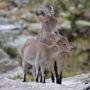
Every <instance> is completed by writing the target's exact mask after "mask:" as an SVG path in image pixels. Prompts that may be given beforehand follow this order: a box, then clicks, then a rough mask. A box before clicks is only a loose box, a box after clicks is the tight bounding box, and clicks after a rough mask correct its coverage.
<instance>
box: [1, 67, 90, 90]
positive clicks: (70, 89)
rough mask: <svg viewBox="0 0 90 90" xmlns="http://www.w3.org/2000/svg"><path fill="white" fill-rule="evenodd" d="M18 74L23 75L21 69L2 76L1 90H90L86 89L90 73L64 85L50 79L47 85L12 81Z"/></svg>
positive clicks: (71, 78)
mask: <svg viewBox="0 0 90 90" xmlns="http://www.w3.org/2000/svg"><path fill="white" fill-rule="evenodd" d="M17 74H22V69H21V67H18V68H16V69H14V70H13V71H9V72H8V73H5V74H2V75H0V90H89V89H86V88H87V87H89V86H90V83H89V80H90V73H89V74H81V75H77V76H73V77H69V78H65V79H63V83H62V85H58V84H55V83H51V80H50V79H48V80H47V82H46V83H45V84H41V83H36V82H22V79H16V80H13V79H11V77H13V76H15V75H17Z"/></svg>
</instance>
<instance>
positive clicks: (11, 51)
mask: <svg viewBox="0 0 90 90" xmlns="http://www.w3.org/2000/svg"><path fill="white" fill-rule="evenodd" d="M7 53H8V54H9V55H10V56H11V57H16V55H17V50H16V48H13V47H8V48H7Z"/></svg>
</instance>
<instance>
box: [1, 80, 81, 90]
mask: <svg viewBox="0 0 90 90" xmlns="http://www.w3.org/2000/svg"><path fill="white" fill-rule="evenodd" d="M0 88H1V89H2V90H4V89H5V88H6V89H9V90H12V89H13V90H14V89H16V90H80V89H77V88H71V87H68V86H65V85H58V84H54V83H46V84H42V83H36V82H25V83H23V82H22V81H20V80H16V81H15V80H9V79H5V80H3V81H2V83H0Z"/></svg>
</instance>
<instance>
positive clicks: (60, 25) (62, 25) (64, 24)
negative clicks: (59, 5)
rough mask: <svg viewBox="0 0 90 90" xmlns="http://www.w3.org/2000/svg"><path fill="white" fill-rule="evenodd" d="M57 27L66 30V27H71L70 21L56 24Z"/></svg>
mask: <svg viewBox="0 0 90 90" xmlns="http://www.w3.org/2000/svg"><path fill="white" fill-rule="evenodd" d="M57 28H58V29H60V28H63V29H66V30H67V29H68V30H70V29H71V22H70V21H64V22H62V23H61V24H58V25H57Z"/></svg>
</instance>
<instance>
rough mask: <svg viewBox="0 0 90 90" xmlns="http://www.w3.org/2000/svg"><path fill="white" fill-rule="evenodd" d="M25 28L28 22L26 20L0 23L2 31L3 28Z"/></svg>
mask: <svg viewBox="0 0 90 90" xmlns="http://www.w3.org/2000/svg"><path fill="white" fill-rule="evenodd" d="M23 28H27V24H26V23H25V22H24V21H22V20H21V21H19V22H16V23H14V24H9V23H8V24H6V25H5V24H3V25H0V31H2V30H15V29H16V30H18V29H23Z"/></svg>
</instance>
